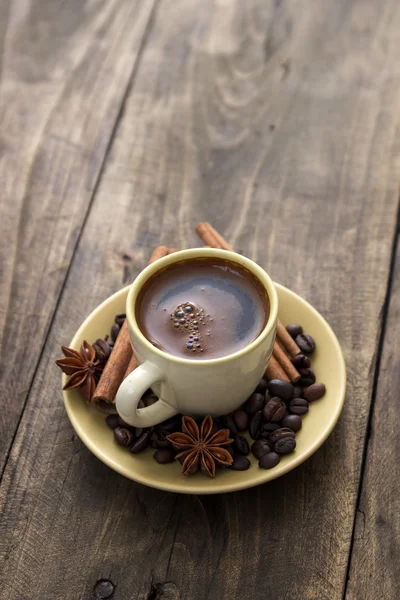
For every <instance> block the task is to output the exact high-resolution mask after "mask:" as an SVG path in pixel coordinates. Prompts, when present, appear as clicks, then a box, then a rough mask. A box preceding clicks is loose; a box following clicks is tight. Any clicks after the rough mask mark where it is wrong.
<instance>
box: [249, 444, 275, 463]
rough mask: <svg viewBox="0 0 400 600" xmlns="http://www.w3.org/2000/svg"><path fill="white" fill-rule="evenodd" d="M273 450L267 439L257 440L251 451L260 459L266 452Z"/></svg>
mask: <svg viewBox="0 0 400 600" xmlns="http://www.w3.org/2000/svg"><path fill="white" fill-rule="evenodd" d="M268 452H271V446H270V445H269V444H268V442H267V441H266V440H257V441H256V442H253V444H252V446H251V453H252V455H253V456H255V458H257V459H260V458H261V457H262V456H264V454H268Z"/></svg>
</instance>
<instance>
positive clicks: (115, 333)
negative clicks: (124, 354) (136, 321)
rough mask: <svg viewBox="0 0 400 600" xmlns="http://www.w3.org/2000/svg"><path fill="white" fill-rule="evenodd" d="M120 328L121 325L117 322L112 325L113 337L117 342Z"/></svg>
mask: <svg viewBox="0 0 400 600" xmlns="http://www.w3.org/2000/svg"><path fill="white" fill-rule="evenodd" d="M120 329H121V327H120V326H119V325H117V324H116V323H114V325H113V326H112V327H111V339H112V341H113V342H116V340H117V337H118V334H119V332H120Z"/></svg>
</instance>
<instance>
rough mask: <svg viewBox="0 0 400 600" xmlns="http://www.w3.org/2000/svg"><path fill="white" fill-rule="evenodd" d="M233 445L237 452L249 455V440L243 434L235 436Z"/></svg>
mask: <svg viewBox="0 0 400 600" xmlns="http://www.w3.org/2000/svg"><path fill="white" fill-rule="evenodd" d="M233 447H234V449H235V450H236V452H238V453H239V454H242V456H247V455H248V453H249V452H250V448H249V442H248V441H247V440H246V438H245V437H244V436H243V435H237V436H236V437H235V440H234V442H233Z"/></svg>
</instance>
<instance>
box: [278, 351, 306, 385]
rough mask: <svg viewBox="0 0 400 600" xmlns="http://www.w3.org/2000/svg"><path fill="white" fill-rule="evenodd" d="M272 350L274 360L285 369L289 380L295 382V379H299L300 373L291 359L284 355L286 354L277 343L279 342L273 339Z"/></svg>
mask: <svg viewBox="0 0 400 600" xmlns="http://www.w3.org/2000/svg"><path fill="white" fill-rule="evenodd" d="M272 352H273V355H274V357H275V358H276V360H277V361H278V363H279V364H280V366H281V367H282V369H283V370H284V371H285V373H286V375H287V376H288V377H289V379H290V381H291V382H292V383H296V382H297V381H299V379H300V377H301V375H300V373H299V372H298V370H297V369H296V367H295V366H294V365H293V364H292V361H291V360H290V358H289V357H288V356H286V354H285V353H284V351H283V350H282V348H281V346H280V345H279V342H277V341H276V340H275V344H274V349H273V351H272Z"/></svg>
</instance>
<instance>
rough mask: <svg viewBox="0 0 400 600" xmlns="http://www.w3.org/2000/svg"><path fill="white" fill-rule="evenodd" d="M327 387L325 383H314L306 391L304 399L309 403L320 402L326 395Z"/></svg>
mask: <svg viewBox="0 0 400 600" xmlns="http://www.w3.org/2000/svg"><path fill="white" fill-rule="evenodd" d="M325 392H326V387H325V385H324V384H323V383H312V384H311V385H310V387H308V388H307V389H306V390H305V391H304V398H305V399H306V400H308V401H309V402H314V400H319V399H320V398H322V396H324V395H325Z"/></svg>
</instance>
